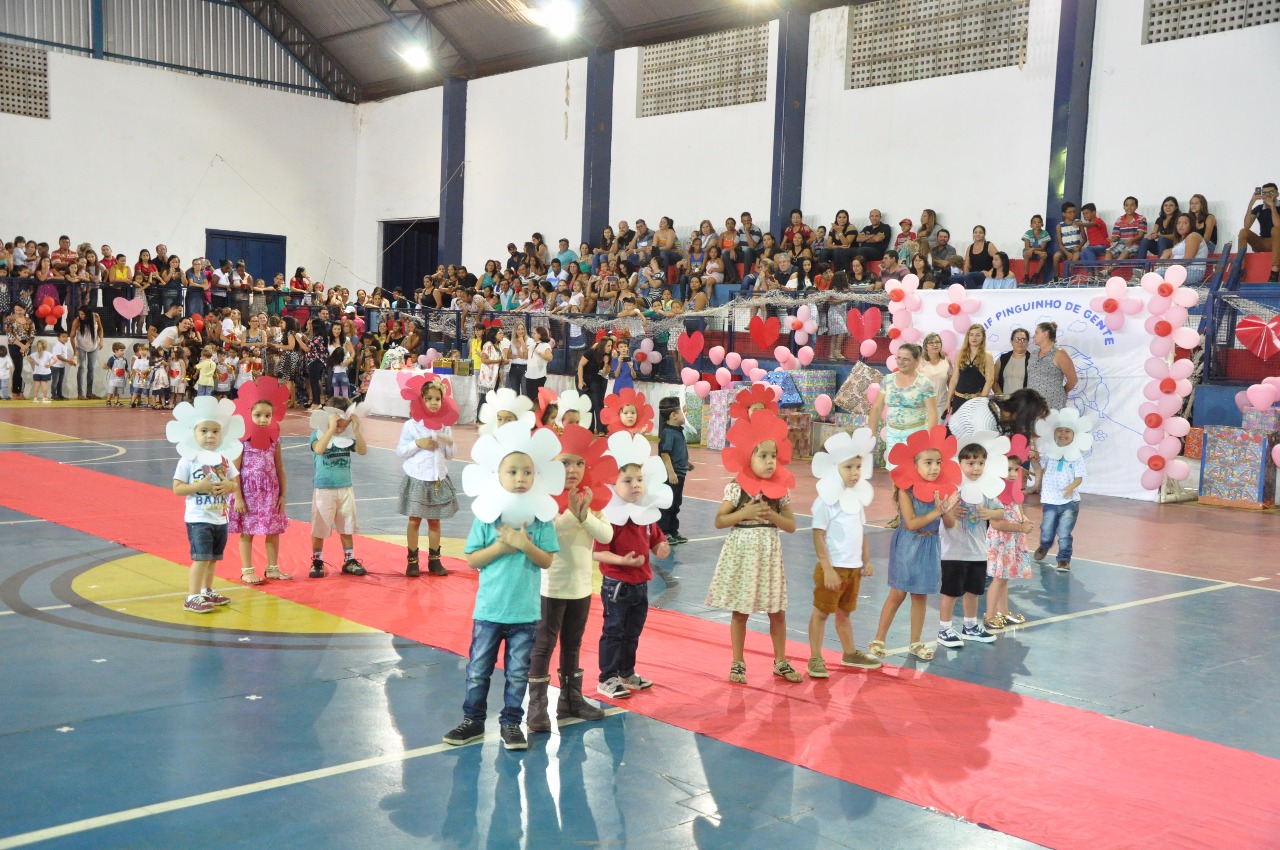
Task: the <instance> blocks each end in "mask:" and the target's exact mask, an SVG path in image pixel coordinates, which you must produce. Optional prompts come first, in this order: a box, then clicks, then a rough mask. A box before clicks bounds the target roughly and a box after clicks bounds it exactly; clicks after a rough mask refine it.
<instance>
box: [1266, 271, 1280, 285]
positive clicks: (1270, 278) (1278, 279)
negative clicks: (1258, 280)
mask: <svg viewBox="0 0 1280 850" xmlns="http://www.w3.org/2000/svg"><path fill="white" fill-rule="evenodd" d="M1267 283H1280V272H1278V271H1276V270H1275V269H1272V270H1271V274H1269V275H1267Z"/></svg>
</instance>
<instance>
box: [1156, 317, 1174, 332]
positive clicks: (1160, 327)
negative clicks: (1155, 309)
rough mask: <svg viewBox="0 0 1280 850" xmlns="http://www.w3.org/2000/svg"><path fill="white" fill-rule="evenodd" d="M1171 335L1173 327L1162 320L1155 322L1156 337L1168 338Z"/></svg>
mask: <svg viewBox="0 0 1280 850" xmlns="http://www.w3.org/2000/svg"><path fill="white" fill-rule="evenodd" d="M1171 333H1173V325H1171V324H1169V323H1168V322H1166V321H1165V320H1164V319H1161V320H1160V321H1158V322H1156V336H1168V335H1169V334H1171Z"/></svg>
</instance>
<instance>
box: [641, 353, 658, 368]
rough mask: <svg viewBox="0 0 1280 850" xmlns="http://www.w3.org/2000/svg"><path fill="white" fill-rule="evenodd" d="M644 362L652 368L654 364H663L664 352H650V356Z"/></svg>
mask: <svg viewBox="0 0 1280 850" xmlns="http://www.w3.org/2000/svg"><path fill="white" fill-rule="evenodd" d="M644 362H645V363H646V364H647V365H650V366H652V365H654V364H657V363H661V362H662V352H661V351H650V352H649V356H648V357H646V358H645V361H644Z"/></svg>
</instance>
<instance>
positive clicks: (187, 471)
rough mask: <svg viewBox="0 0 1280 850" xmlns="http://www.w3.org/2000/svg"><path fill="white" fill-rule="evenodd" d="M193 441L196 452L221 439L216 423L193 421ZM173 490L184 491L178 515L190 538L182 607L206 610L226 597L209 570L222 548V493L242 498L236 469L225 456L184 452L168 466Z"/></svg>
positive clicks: (224, 526) (224, 505)
mask: <svg viewBox="0 0 1280 850" xmlns="http://www.w3.org/2000/svg"><path fill="white" fill-rule="evenodd" d="M171 424H172V423H171ZM195 443H196V446H197V447H199V448H200V449H201V451H202V452H210V451H216V450H217V449H218V447H219V446H220V445H221V444H222V423H220V422H218V421H216V420H209V421H205V422H198V423H196V425H195ZM173 492H174V494H175V495H178V496H184V497H186V500H187V504H186V511H185V513H184V515H183V519H184V520H185V521H186V524H187V540H188V541H190V543H191V568H190V570H189V572H188V573H187V599H186V601H185V602H183V604H182V607H183V609H184V610H186V611H189V612H191V613H193V614H208V613H209V612H210V611H212V610H213V609H214V607H215V606H218V605H226V604H228V603H229V602H230V601H231V600H230V599H228V598H227V597H226V596H223V595H222V594H220V593H215V592H214V590H213V573H214V569H215V567H216V566H217V563H218V561H221V560H222V554H223V552H224V551H225V550H226V548H227V496H229V495H235V497H236V499H235V504H236V505H237V506H240V505H244V503H245V501H244V495H243V494H242V493H241V492H240V478H239V473H238V472H237V471H236V468H235V466H234V465H233V464H232V463H231V461H229V460H227V459H226V458H219V459H218V463H216V464H204V463H202V462H201V460H200V459H198V458H197V459H194V460H193V459H190V458H185V457H184V458H182V459H180V460H179V461H178V467H177V469H175V470H174V472H173ZM237 509H238V510H243V508H237Z"/></svg>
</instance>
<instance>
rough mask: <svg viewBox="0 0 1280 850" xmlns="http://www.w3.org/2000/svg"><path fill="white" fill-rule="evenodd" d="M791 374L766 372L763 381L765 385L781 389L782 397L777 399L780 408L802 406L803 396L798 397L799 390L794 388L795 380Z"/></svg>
mask: <svg viewBox="0 0 1280 850" xmlns="http://www.w3.org/2000/svg"><path fill="white" fill-rule="evenodd" d="M792 375H793V373H791V372H766V373H765V375H764V379H765V382H766V383H769V384H772V385H773V386H775V387H781V388H782V397H781V398H779V399H778V404H779V405H780V406H782V407H802V406H803V405H804V396H802V395H800V390H799V389H798V388H797V387H796V382H795V379H794V378H793V377H792Z"/></svg>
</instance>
